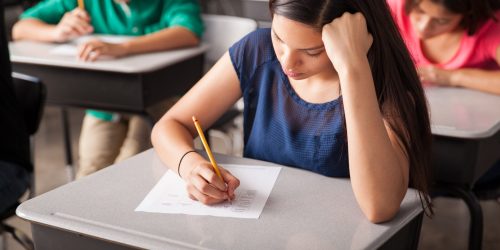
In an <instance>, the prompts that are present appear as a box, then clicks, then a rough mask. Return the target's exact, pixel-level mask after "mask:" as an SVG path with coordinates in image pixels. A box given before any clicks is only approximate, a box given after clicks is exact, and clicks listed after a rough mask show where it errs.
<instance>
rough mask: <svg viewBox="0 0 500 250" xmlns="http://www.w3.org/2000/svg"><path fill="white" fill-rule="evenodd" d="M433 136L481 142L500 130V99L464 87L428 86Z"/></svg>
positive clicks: (427, 92) (426, 90)
mask: <svg viewBox="0 0 500 250" xmlns="http://www.w3.org/2000/svg"><path fill="white" fill-rule="evenodd" d="M425 92H426V96H427V99H428V101H429V107H430V112H431V127H432V133H433V134H434V135H440V136H448V137H456V138H467V139H480V138H486V137H490V136H492V135H494V134H495V133H496V132H498V130H499V129H500V96H498V95H493V94H488V93H484V92H480V91H476V90H470V89H463V88H444V87H427V88H425Z"/></svg>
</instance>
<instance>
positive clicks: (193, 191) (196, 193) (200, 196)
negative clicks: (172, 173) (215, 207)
mask: <svg viewBox="0 0 500 250" xmlns="http://www.w3.org/2000/svg"><path fill="white" fill-rule="evenodd" d="M187 190H188V193H189V197H190V198H191V199H193V198H194V200H197V201H199V202H201V203H203V204H206V205H210V204H215V203H219V202H221V201H223V200H225V199H216V198H213V197H210V196H208V195H205V194H204V193H202V192H200V190H198V189H197V188H196V187H194V186H192V185H189V186H188V187H187Z"/></svg>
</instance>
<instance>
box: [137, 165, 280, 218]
mask: <svg viewBox="0 0 500 250" xmlns="http://www.w3.org/2000/svg"><path fill="white" fill-rule="evenodd" d="M223 166H224V168H225V169H227V170H229V171H230V172H231V173H232V174H233V175H234V176H236V177H237V178H238V179H239V180H240V186H239V187H238V188H237V189H236V199H235V200H233V201H232V202H231V203H229V202H224V203H221V204H217V205H211V206H207V205H204V204H202V203H200V202H197V201H193V200H191V199H190V198H189V197H188V194H187V191H186V185H185V183H184V181H183V180H182V179H181V178H180V177H179V176H177V174H175V173H173V172H172V171H167V172H166V173H165V175H164V176H163V177H162V178H161V179H160V181H158V183H157V184H156V185H155V186H154V188H153V189H152V190H151V191H150V192H149V194H148V195H147V196H146V198H144V200H143V201H142V202H141V204H139V206H138V207H137V208H136V209H135V211H137V212H139V211H140V212H151V213H169V214H191V215H212V216H219V217H233V218H248V219H258V218H259V216H260V214H261V213H262V210H263V208H264V205H265V204H266V201H267V199H268V197H269V194H270V193H271V190H272V188H273V186H274V183H275V182H276V179H277V178H278V175H279V172H280V170H281V167H269V166H249V165H232V164H225V165H223Z"/></svg>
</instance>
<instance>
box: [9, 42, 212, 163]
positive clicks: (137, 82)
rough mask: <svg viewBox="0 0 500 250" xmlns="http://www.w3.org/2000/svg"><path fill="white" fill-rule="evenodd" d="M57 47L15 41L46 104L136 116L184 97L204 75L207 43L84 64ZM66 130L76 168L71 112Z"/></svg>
mask: <svg viewBox="0 0 500 250" xmlns="http://www.w3.org/2000/svg"><path fill="white" fill-rule="evenodd" d="M57 46H59V44H53V43H39V42H30V41H19V42H11V43H10V44H9V50H10V58H11V61H12V67H13V70H14V71H15V72H19V73H25V74H29V75H32V76H36V77H39V78H41V79H42V80H43V82H44V83H45V85H46V86H47V103H48V104H52V105H58V106H62V107H79V108H93V109H99V110H110V111H119V112H126V113H136V114H142V115H146V116H148V115H149V114H148V113H147V108H148V107H151V106H152V105H154V104H156V103H158V102H159V101H161V100H165V99H166V98H168V97H172V96H177V95H182V94H184V93H185V92H186V91H187V90H188V89H190V88H191V87H192V86H193V84H194V83H196V82H197V81H198V80H199V79H200V78H201V76H202V67H203V53H204V52H205V51H206V50H207V49H208V46H207V45H201V46H198V47H194V48H187V49H178V50H171V51H164V52H155V53H146V54H140V55H132V56H128V57H124V58H120V59H114V60H113V59H107V60H98V61H96V62H82V61H79V60H77V59H76V56H67V55H58V54H54V53H52V50H53V49H54V48H56V47H57ZM62 115H63V132H64V138H65V141H64V142H65V153H66V162H67V164H68V166H72V155H71V143H70V141H69V126H68V124H67V113H66V111H65V109H64V108H63V113H62Z"/></svg>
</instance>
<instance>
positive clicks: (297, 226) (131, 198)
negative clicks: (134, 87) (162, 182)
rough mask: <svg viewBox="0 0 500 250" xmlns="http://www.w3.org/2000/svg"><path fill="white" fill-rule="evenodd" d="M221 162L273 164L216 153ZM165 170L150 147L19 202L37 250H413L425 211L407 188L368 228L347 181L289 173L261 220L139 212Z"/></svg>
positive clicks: (281, 176) (281, 179)
mask: <svg viewBox="0 0 500 250" xmlns="http://www.w3.org/2000/svg"><path fill="white" fill-rule="evenodd" d="M215 157H216V159H217V162H218V163H219V164H220V165H224V164H256V165H273V164H271V163H267V162H262V161H256V160H251V159H246V158H237V157H231V156H225V155H216V156H215ZM166 169H167V168H166V167H165V166H164V165H163V164H162V163H161V162H160V160H159V158H158V157H157V156H156V153H155V151H154V150H153V149H150V150H148V151H145V152H143V153H141V154H139V155H137V156H134V157H132V158H130V159H128V160H126V161H123V162H121V163H118V164H117V165H114V166H111V167H108V168H105V169H103V170H101V171H98V172H96V173H94V174H92V175H90V176H87V177H85V178H82V179H80V180H77V181H74V182H72V183H69V184H66V185H64V186H62V187H59V188H57V189H55V190H52V191H49V192H47V193H45V194H42V195H40V196H38V197H35V198H34V199H32V200H28V201H26V202H24V203H22V204H21V205H20V206H19V208H18V209H17V215H19V216H20V217H21V218H24V219H26V220H28V221H29V222H31V226H32V232H33V237H34V241H35V246H36V249H39V250H43V249H51V250H57V249H128V248H145V249H309V250H311V249H375V248H378V247H381V248H382V249H384V248H385V249H416V247H417V244H418V237H419V233H420V226H421V221H422V215H423V210H422V208H421V204H420V201H419V199H418V197H417V193H416V192H415V190H412V189H410V190H408V192H407V194H406V197H405V199H404V201H403V203H402V205H401V210H400V211H399V213H398V214H397V215H396V217H395V218H394V219H393V220H391V221H390V222H387V223H382V224H373V223H370V222H369V221H368V220H367V219H366V218H365V216H364V215H363V213H362V212H361V210H360V208H359V205H358V204H357V202H356V200H355V198H354V194H353V191H352V188H351V183H350V181H349V179H339V178H329V177H325V176H321V175H318V174H315V173H312V172H309V171H304V170H299V169H296V168H289V167H284V166H283V169H282V170H281V172H280V174H279V176H278V179H277V181H276V183H275V185H274V188H273V190H272V192H271V194H270V196H269V199H268V200H267V203H266V205H265V207H264V209H263V212H262V214H261V215H260V218H259V219H235V218H224V217H213V216H196V215H183V214H160V213H145V212H134V209H135V208H136V207H137V206H138V205H139V203H140V202H141V201H142V200H143V199H144V197H145V196H146V194H148V192H149V191H150V190H151V189H152V188H153V186H154V185H155V184H156V183H157V181H158V180H159V179H160V178H161V176H162V175H163V174H164V173H165V171H166Z"/></svg>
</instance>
